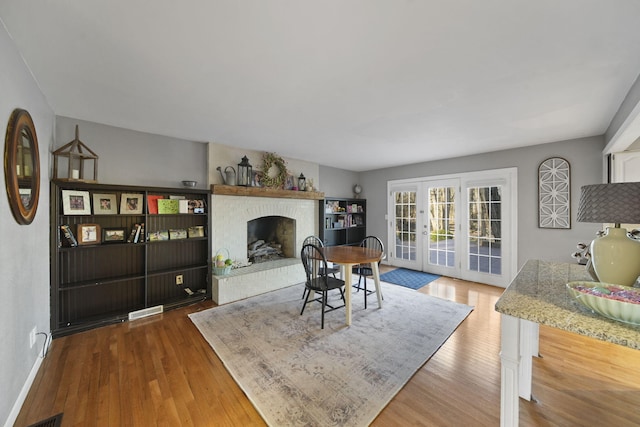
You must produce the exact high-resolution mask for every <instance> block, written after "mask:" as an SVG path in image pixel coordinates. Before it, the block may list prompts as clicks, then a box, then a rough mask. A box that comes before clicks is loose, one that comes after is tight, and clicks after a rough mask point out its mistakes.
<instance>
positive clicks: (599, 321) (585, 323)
mask: <svg viewBox="0 0 640 427" xmlns="http://www.w3.org/2000/svg"><path fill="white" fill-rule="evenodd" d="M577 280H586V281H593V279H592V278H591V276H590V275H589V273H588V272H587V270H586V268H585V266H584V265H579V264H569V263H557V262H548V261H539V260H529V261H527V263H526V264H525V265H524V267H522V269H521V270H520V272H519V273H518V275H517V276H516V277H515V279H513V281H512V282H511V284H510V285H509V286H508V287H507V289H505V291H504V293H503V294H502V296H501V297H500V299H498V302H496V306H495V309H496V311H497V312H499V313H502V314H508V315H510V316H513V317H518V318H521V319H525V320H530V321H532V322H535V323H539V324H541V325H547V326H552V327H554V328H558V329H563V330H565V331H569V332H575V333H576V334H580V335H585V336H588V337H592V338H596V339H599V340H602V341H608V342H611V343H614V344H619V345H622V346H625V347H631V348H635V349H638V350H640V326H634V325H630V324H626V323H622V322H617V321H615V320H610V319H607V318H606V317H603V316H601V315H599V314H597V313H594V312H593V311H591V310H590V309H588V308H587V307H585V306H583V305H582V304H580V303H579V302H578V301H576V300H575V298H574V297H573V296H572V295H571V294H569V291H568V290H567V288H566V284H567V283H568V282H571V281H577Z"/></svg>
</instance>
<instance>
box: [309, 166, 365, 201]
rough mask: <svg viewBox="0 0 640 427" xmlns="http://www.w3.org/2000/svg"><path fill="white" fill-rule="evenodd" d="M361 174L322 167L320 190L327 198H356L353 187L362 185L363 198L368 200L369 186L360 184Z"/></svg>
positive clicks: (361, 195)
mask: <svg viewBox="0 0 640 427" xmlns="http://www.w3.org/2000/svg"><path fill="white" fill-rule="evenodd" d="M359 175H360V174H359V173H358V172H352V171H347V170H344V169H336V168H332V167H329V166H322V165H321V166H320V188H319V191H322V192H323V193H324V195H325V197H340V198H350V197H354V194H353V186H354V185H356V184H358V183H359V184H360V185H361V186H362V193H361V194H360V197H361V198H363V199H364V198H366V194H367V186H366V185H363V184H362V183H361V182H359V179H360V178H359Z"/></svg>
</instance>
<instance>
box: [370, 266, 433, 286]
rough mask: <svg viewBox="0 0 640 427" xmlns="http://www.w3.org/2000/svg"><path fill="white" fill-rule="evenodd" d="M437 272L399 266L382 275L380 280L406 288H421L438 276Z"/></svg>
mask: <svg viewBox="0 0 640 427" xmlns="http://www.w3.org/2000/svg"><path fill="white" fill-rule="evenodd" d="M439 277H440V276H438V275H437V274H429V273H424V272H422V271H415V270H408V269H406V268H397V269H395V270H392V271H389V272H387V273H384V274H381V275H380V280H382V281H384V282H387V283H393V284H395V285H400V286H404V287H405V288H411V289H420V288H421V287H423V286H424V285H427V284H429V283H431V282H433V281H434V280H436V279H437V278H439Z"/></svg>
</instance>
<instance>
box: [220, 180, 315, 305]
mask: <svg viewBox="0 0 640 427" xmlns="http://www.w3.org/2000/svg"><path fill="white" fill-rule="evenodd" d="M212 193H213V194H212V196H211V214H212V223H213V225H212V230H211V242H212V245H213V253H214V255H215V253H216V252H217V251H218V250H220V249H226V250H227V251H228V252H229V257H230V258H231V259H234V260H237V261H240V262H246V261H247V222H248V221H251V220H254V219H256V218H261V217H265V216H282V217H286V218H292V219H294V220H295V238H294V240H295V251H294V253H295V254H296V258H283V259H279V260H276V261H269V262H263V263H259V264H254V265H251V266H249V267H243V268H238V269H233V270H232V271H231V273H230V274H228V275H225V276H216V275H214V276H213V277H212V299H213V301H214V302H215V303H217V304H226V303H229V302H232V301H237V300H240V299H244V298H247V297H250V296H254V295H259V294H262V293H265V292H269V291H272V290H275V289H280V288H284V287H287V286H291V285H294V284H296V283H301V282H304V280H305V275H304V270H303V268H302V263H301V262H300V259H299V253H300V249H301V248H302V242H303V241H304V239H305V238H306V237H307V236H309V235H311V234H316V228H317V224H318V207H317V203H318V200H319V199H322V198H324V194H323V193H316V192H313V193H307V192H298V191H286V190H269V189H265V188H246V187H232V186H222V185H213V186H212ZM225 253H226V251H225Z"/></svg>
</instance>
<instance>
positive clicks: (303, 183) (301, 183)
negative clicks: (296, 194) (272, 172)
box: [298, 174, 307, 191]
mask: <svg viewBox="0 0 640 427" xmlns="http://www.w3.org/2000/svg"><path fill="white" fill-rule="evenodd" d="M306 187H307V179H306V178H305V177H304V175H303V174H300V176H299V177H298V190H300V191H304V190H305V188H306Z"/></svg>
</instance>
